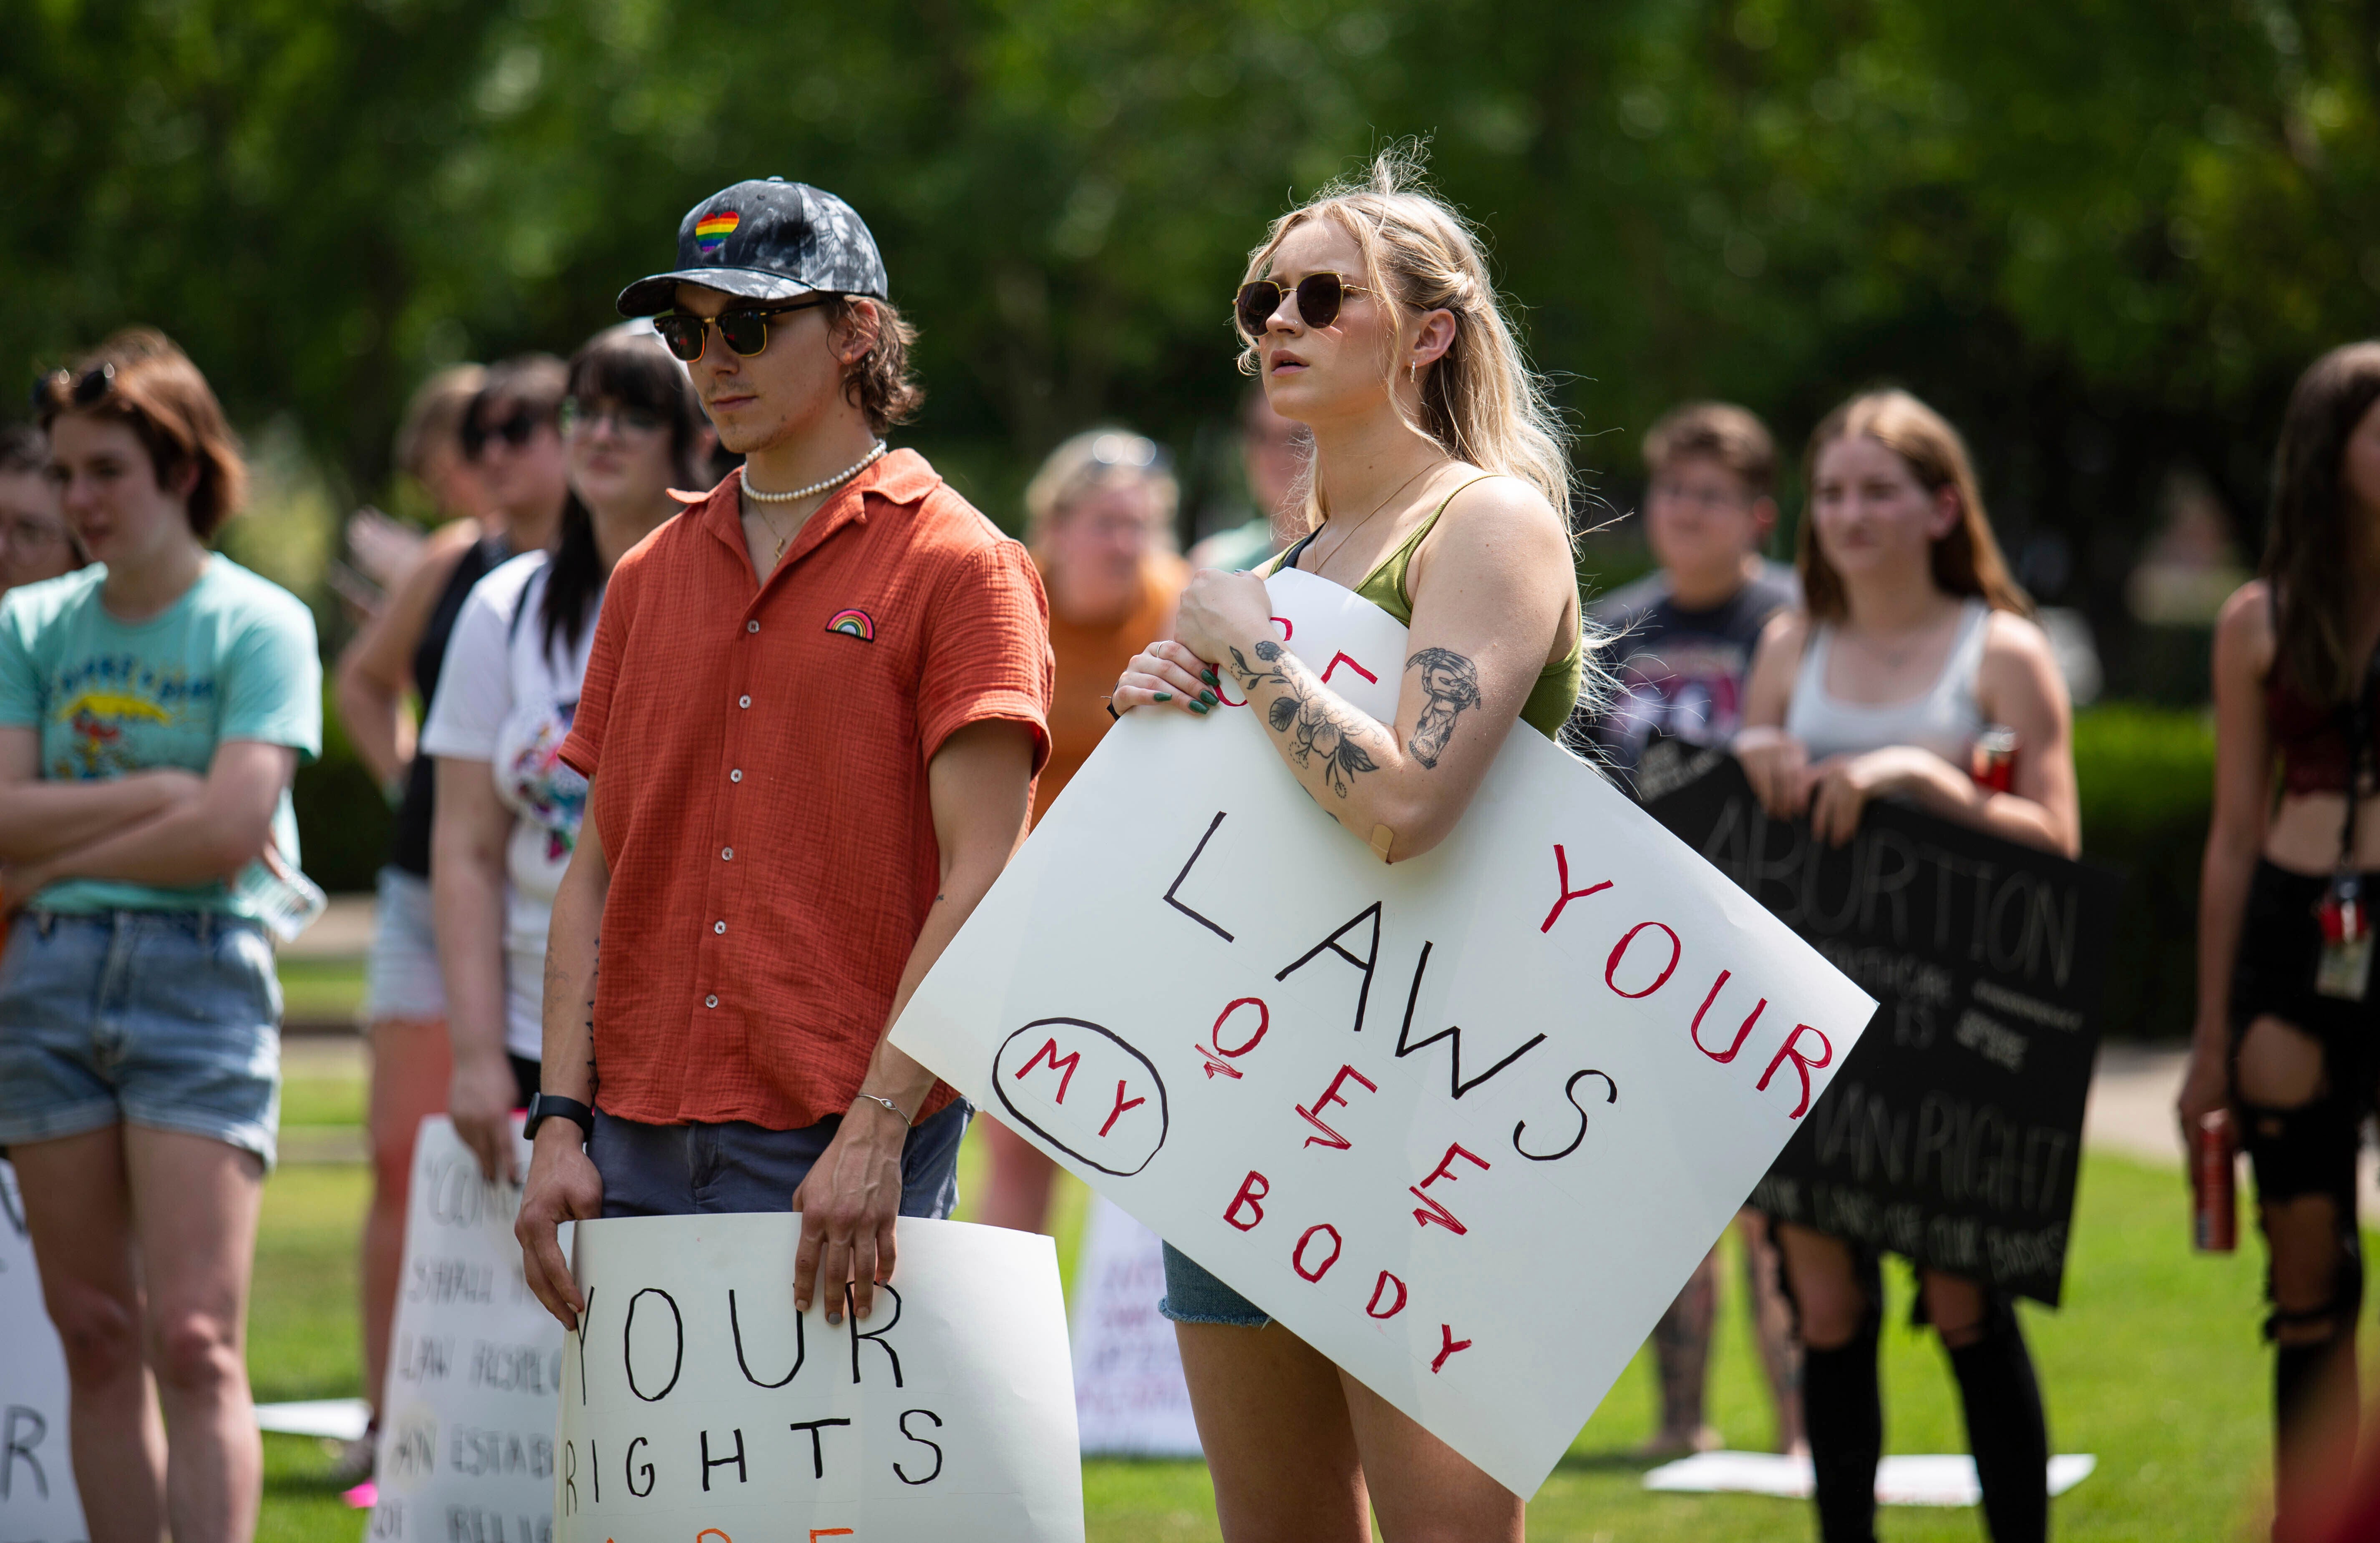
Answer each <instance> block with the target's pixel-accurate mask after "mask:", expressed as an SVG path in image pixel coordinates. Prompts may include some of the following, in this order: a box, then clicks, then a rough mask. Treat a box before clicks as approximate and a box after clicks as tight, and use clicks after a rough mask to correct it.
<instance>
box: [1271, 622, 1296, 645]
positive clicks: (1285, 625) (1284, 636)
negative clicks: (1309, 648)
mask: <svg viewBox="0 0 2380 1543" xmlns="http://www.w3.org/2000/svg"><path fill="white" fill-rule="evenodd" d="M1273 620H1274V621H1276V622H1279V623H1280V624H1281V641H1282V642H1284V643H1286V642H1288V641H1289V640H1290V638H1293V637H1294V636H1295V635H1296V633H1297V628H1295V627H1293V626H1290V623H1289V618H1288V617H1287V616H1275V617H1274V618H1273Z"/></svg>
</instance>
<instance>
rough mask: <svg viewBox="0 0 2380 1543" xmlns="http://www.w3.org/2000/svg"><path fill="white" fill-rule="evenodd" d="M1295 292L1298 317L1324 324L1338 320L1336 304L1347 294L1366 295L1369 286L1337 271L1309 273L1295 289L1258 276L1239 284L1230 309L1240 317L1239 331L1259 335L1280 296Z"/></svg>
mask: <svg viewBox="0 0 2380 1543" xmlns="http://www.w3.org/2000/svg"><path fill="white" fill-rule="evenodd" d="M1290 293H1294V294H1295V295H1296V296H1297V318H1298V320H1299V321H1301V322H1305V324H1306V325H1307V326H1309V327H1327V326H1329V325H1330V323H1331V322H1336V321H1337V320H1339V306H1340V304H1341V302H1342V301H1343V300H1344V299H1345V298H1347V297H1348V296H1350V295H1369V294H1371V293H1373V291H1372V290H1369V289H1366V288H1365V287H1364V286H1362V285H1360V284H1349V283H1348V282H1347V281H1346V280H1344V279H1342V278H1341V277H1340V276H1339V275H1338V274H1336V273H1308V274H1306V275H1305V277H1304V278H1302V279H1300V280H1298V281H1297V284H1296V286H1295V288H1294V290H1292V289H1289V288H1286V287H1284V286H1282V285H1281V283H1280V282H1279V281H1277V280H1274V279H1257V280H1256V281H1255V282H1254V283H1252V284H1244V285H1242V286H1240V293H1239V297H1238V298H1237V299H1235V300H1234V301H1233V310H1234V311H1235V312H1237V314H1238V317H1239V323H1240V331H1242V332H1244V333H1245V334H1248V335H1249V336H1250V337H1262V336H1263V335H1264V332H1265V327H1266V325H1267V323H1269V322H1271V320H1272V313H1273V312H1274V311H1276V310H1280V309H1281V297H1282V296H1283V295H1285V294H1290Z"/></svg>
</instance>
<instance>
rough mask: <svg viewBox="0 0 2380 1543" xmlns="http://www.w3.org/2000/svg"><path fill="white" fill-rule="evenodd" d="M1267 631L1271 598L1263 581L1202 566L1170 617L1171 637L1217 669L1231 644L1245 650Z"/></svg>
mask: <svg viewBox="0 0 2380 1543" xmlns="http://www.w3.org/2000/svg"><path fill="white" fill-rule="evenodd" d="M1272 635H1273V633H1272V600H1271V598H1270V597H1269V596H1268V595H1267V594H1266V593H1265V587H1264V580H1263V579H1261V578H1258V577H1257V576H1256V575H1255V574H1252V573H1225V572H1223V571H1222V570H1221V569H1220V568H1205V569H1202V570H1200V571H1199V572H1197V573H1196V574H1193V575H1192V576H1191V578H1190V587H1189V588H1188V589H1184V590H1183V591H1182V603H1181V608H1180V609H1179V610H1178V611H1177V612H1176V613H1175V614H1174V618H1173V636H1174V638H1175V639H1176V640H1177V641H1179V642H1180V643H1182V644H1183V646H1184V647H1185V648H1187V649H1188V650H1190V651H1191V652H1192V653H1194V654H1196V655H1197V656H1198V657H1199V658H1200V659H1202V660H1205V661H1207V662H1208V663H1210V664H1217V665H1220V664H1221V663H1222V662H1223V661H1224V660H1225V659H1227V658H1229V657H1230V656H1231V650H1233V647H1234V646H1236V647H1239V648H1246V647H1247V646H1248V645H1249V644H1250V643H1252V642H1254V641H1255V640H1256V639H1257V638H1270V637H1271V636H1272Z"/></svg>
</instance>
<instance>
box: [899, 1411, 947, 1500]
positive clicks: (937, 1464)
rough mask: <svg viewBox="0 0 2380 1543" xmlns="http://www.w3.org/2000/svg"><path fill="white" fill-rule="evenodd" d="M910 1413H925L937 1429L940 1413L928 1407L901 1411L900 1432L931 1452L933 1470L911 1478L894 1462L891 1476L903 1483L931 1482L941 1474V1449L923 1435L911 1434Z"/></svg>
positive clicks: (938, 1428)
mask: <svg viewBox="0 0 2380 1543" xmlns="http://www.w3.org/2000/svg"><path fill="white" fill-rule="evenodd" d="M910 1415H925V1416H926V1418H928V1419H929V1420H931V1421H933V1422H934V1428H935V1429H937V1430H940V1429H941V1427H942V1417H941V1415H937V1414H935V1413H934V1412H933V1411H932V1410H930V1409H904V1410H902V1411H901V1434H902V1435H904V1436H907V1437H908V1438H909V1440H912V1441H915V1442H917V1444H918V1445H919V1446H921V1447H924V1448H927V1449H928V1450H929V1451H930V1452H933V1454H934V1471H933V1472H932V1473H930V1474H928V1475H927V1476H925V1477H923V1478H911V1477H910V1476H908V1475H907V1474H905V1473H903V1472H902V1471H901V1464H898V1463H895V1464H892V1476H893V1477H894V1478H897V1479H899V1480H900V1481H901V1482H902V1483H904V1484H931V1483H933V1482H934V1480H935V1479H937V1478H940V1477H941V1473H942V1449H941V1447H940V1446H938V1445H936V1444H935V1443H934V1442H931V1441H929V1440H926V1439H925V1438H924V1437H923V1436H917V1435H912V1434H911V1433H910V1430H909V1416H910Z"/></svg>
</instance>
